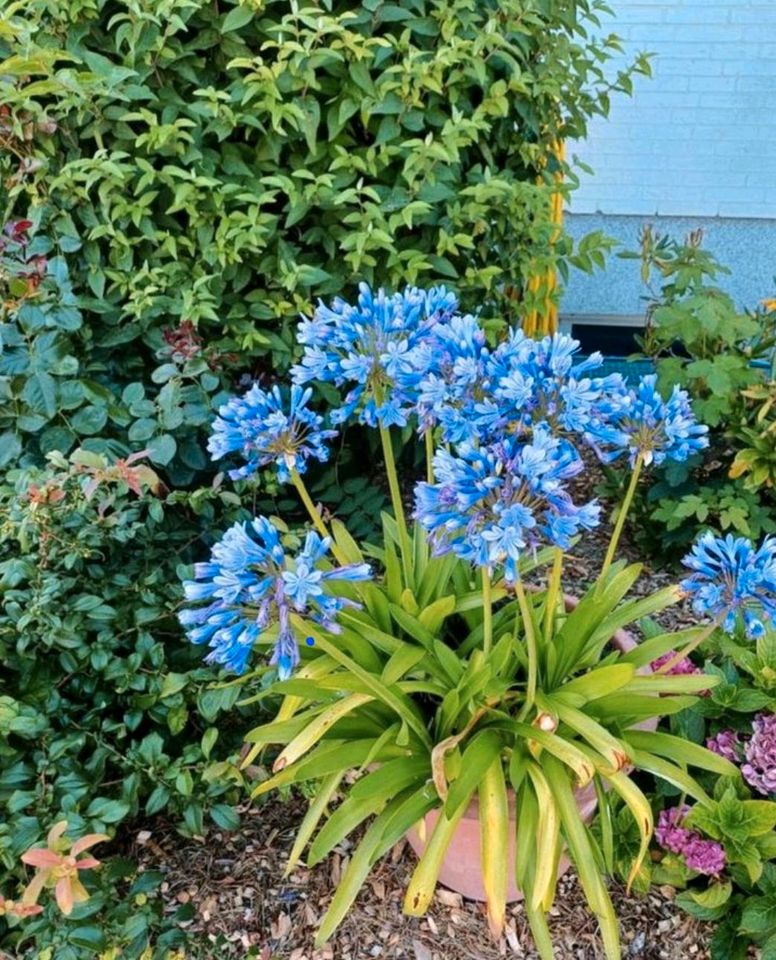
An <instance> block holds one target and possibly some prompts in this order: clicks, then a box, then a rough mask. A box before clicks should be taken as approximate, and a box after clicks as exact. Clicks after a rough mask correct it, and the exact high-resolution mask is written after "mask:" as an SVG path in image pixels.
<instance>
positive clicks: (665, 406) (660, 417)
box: [585, 373, 709, 466]
mask: <svg viewBox="0 0 776 960" xmlns="http://www.w3.org/2000/svg"><path fill="white" fill-rule="evenodd" d="M708 432H709V428H708V427H707V426H705V424H701V423H698V421H697V420H696V418H695V414H694V413H693V411H692V407H691V405H690V398H689V396H688V394H687V391H686V390H682V389H680V388H679V387H678V386H675V387H674V389H673V390H672V391H671V395H670V396H669V398H668V400H664V399H663V398H662V396H661V395H660V393H659V392H658V389H657V376H656V375H655V374H653V373H652V374H649V375H647V376H645V377H642V378H641V380H640V381H639V385H638V387H637V389H636V390H630V391H628V394H627V396H625V397H623V398H621V400H620V401H619V402H618V405H617V407H616V408H615V409H613V410H611V411H610V412H609V414H608V415H607V416H604V417H601V418H600V419H598V420H595V419H594V420H593V422H591V423H589V424H588V426H587V428H586V430H585V436H586V439H587V440H588V442H590V443H591V445H592V446H593V447H594V449H595V450H596V452H597V453H598V454H599V456H600V457H601V459H602V460H604V462H606V463H610V462H611V461H613V460H616V459H617V457H619V456H622V454H624V453H627V454H628V457H629V460H630V463H631V465H633V464H634V463H635V462H636V458H637V456H639V455H641V457H642V459H643V461H644V463H645V464H646V465H649V464H651V463H654V464H655V465H657V466H659V465H660V464H661V463H663V462H664V461H666V460H676V461H679V462H681V461H684V460H687V459H688V457H690V456H691V455H692V454H694V453H697V452H698V451H700V450H703V449H704V448H705V447H707V446H708V445H709V439H708V436H707V434H708Z"/></svg>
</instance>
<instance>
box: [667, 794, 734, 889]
mask: <svg viewBox="0 0 776 960" xmlns="http://www.w3.org/2000/svg"><path fill="white" fill-rule="evenodd" d="M689 812H690V808H689V807H688V806H686V805H685V806H681V807H671V808H669V809H668V810H663V811H661V813H660V816H659V817H658V821H657V827H656V828H655V838H656V840H657V842H658V843H659V844H660V846H661V847H663V848H664V849H666V850H669V851H670V852H671V853H675V854H677V855H678V856H680V857H682V859H683V860H684V862H685V864H686V865H687V867H688V868H689V869H690V870H694V871H695V872H696V873H705V874H706V875H707V876H710V877H718V876H719V875H720V873H722V871H723V870H724V869H725V864H726V863H727V857H726V856H725V850H724V848H723V847H722V846H721V845H720V844H718V843H715V842H714V841H713V840H704V839H703V837H701V836H700V835H699V834H697V833H695V832H694V831H693V830H688V829H687V827H683V826H682V822H683V820H684V818H685V817H686V816H687V814H688V813H689Z"/></svg>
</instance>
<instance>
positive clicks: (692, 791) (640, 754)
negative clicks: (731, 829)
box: [633, 749, 711, 803]
mask: <svg viewBox="0 0 776 960" xmlns="http://www.w3.org/2000/svg"><path fill="white" fill-rule="evenodd" d="M633 763H634V764H635V766H636V767H637V769H639V770H646V771H647V773H651V774H652V775H653V776H655V777H659V778H660V779H661V780H665V781H666V782H667V783H672V784H673V785H674V786H675V787H678V788H679V789H680V790H682V791H683V792H684V793H686V794H688V795H689V796H691V797H692V798H693V800H697V801H698V802H699V803H710V802H711V801H710V798H709V795H708V794H707V793H706V791H705V790H704V789H703V787H702V786H701V785H700V784H699V783H698V781H697V780H696V779H695V778H694V777H691V776H690V774H689V773H687V771H686V770H682V768H681V767H678V766H677V765H676V764H675V763H671V762H669V761H668V760H664V759H663V758H662V757H659V756H657V755H656V754H654V753H649V752H648V751H646V750H636V749H634V750H633Z"/></svg>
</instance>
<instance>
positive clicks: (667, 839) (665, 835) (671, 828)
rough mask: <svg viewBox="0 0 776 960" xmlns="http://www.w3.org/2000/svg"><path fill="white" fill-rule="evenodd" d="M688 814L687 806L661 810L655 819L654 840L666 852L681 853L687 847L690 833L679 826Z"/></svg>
mask: <svg viewBox="0 0 776 960" xmlns="http://www.w3.org/2000/svg"><path fill="white" fill-rule="evenodd" d="M689 812H690V808H689V807H688V806H683V807H670V808H669V809H668V810H661V812H660V816H659V817H658V819H657V827H656V828H655V839H656V840H657V842H658V843H659V844H660V846H661V847H664V848H665V849H666V850H670V851H671V853H682V852H683V851H684V848H685V847H686V846H687V843H688V842H689V840H690V838H691V837H692V832H691V831H690V830H688V829H687V828H686V827H682V826H680V824H681V822H682V820H684V818H685V817H686V816H687V814H688V813H689Z"/></svg>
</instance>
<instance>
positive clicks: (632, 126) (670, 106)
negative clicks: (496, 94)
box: [562, 0, 776, 315]
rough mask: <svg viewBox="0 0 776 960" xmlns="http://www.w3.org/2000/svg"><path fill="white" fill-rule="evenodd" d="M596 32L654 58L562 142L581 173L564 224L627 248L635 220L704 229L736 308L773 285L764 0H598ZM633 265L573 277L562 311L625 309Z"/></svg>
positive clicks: (773, 130)
mask: <svg viewBox="0 0 776 960" xmlns="http://www.w3.org/2000/svg"><path fill="white" fill-rule="evenodd" d="M610 6H611V7H612V8H613V10H614V13H615V16H614V18H613V20H611V21H607V22H605V23H604V25H603V26H604V29H606V30H607V31H608V30H610V29H611V30H613V31H614V32H616V33H618V34H619V35H620V36H621V37H622V38H623V41H624V47H625V52H624V55H623V58H622V59H623V61H624V60H627V59H629V58H630V57H631V56H632V55H633V53H635V52H637V51H643V50H648V51H650V52H652V53H654V54H655V57H654V59H653V71H654V76H653V78H652V79H648V78H637V80H636V90H635V93H634V96H633V97H632V98H628V97H620V96H618V97H615V98H614V99H613V101H612V109H611V113H610V116H609V118H608V119H606V120H603V119H597V120H595V121H593V122H592V123H591V125H590V130H589V135H588V138H587V140H586V141H585V142H582V143H577V144H569V145H568V149H569V152H570V153H571V154H576V155H577V156H578V157H579V158H580V159H581V160H583V161H584V162H585V163H586V164H588V165H589V166H591V167H592V168H593V170H594V175H592V176H591V175H587V174H582V175H581V176H582V179H581V185H580V189H579V190H578V191H576V192H575V193H574V195H573V197H572V200H571V204H570V209H569V214H568V217H567V224H568V228H569V230H570V232H571V233H572V234H574V235H577V236H581V235H584V234H585V233H586V232H588V231H589V230H593V229H602V230H604V231H605V232H606V233H608V234H610V235H613V236H616V237H617V238H618V239H619V240H621V242H622V243H623V245H624V247H626V248H628V249H635V248H636V247H637V245H638V234H639V229H640V227H641V226H642V224H643V223H644V222H650V223H653V224H654V226H655V229H656V230H658V231H661V232H670V233H672V234H674V235H678V236H681V235H683V234H685V233H687V232H688V231H689V230H691V229H695V228H697V227H699V226H700V227H703V228H704V231H705V234H706V241H707V243H706V245H707V246H708V247H709V248H710V249H711V250H712V251H713V252H714V253H715V254H716V255H717V256H718V258H719V259H720V260H721V261H722V262H723V263H725V264H726V265H727V266H729V267H730V268H731V270H732V274H731V275H730V276H729V277H728V278H723V279H721V280H720V286H722V287H723V288H724V289H727V290H728V291H729V292H730V293H731V294H732V295H733V296H734V298H735V299H736V301H737V302H739V304H741V305H750V306H751V305H754V303H756V302H757V301H758V300H759V299H762V298H763V297H765V296H770V295H773V293H774V291H776V282H775V281H774V275H776V0H610ZM642 294H643V290H642V289H641V286H640V282H639V278H638V266H637V265H636V264H634V263H633V262H629V261H622V260H617V259H616V258H614V257H613V258H612V260H611V262H610V265H609V269H608V270H607V273H606V274H605V275H602V274H600V273H599V274H597V275H596V276H594V277H585V276H583V275H573V276H572V277H571V278H570V281H569V284H568V288H567V291H566V294H565V296H564V299H563V303H562V312H563V313H566V314H610V315H617V314H619V315H636V314H638V313H639V312H640V311H641V309H642V303H641V301H640V296H641V295H642Z"/></svg>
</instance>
